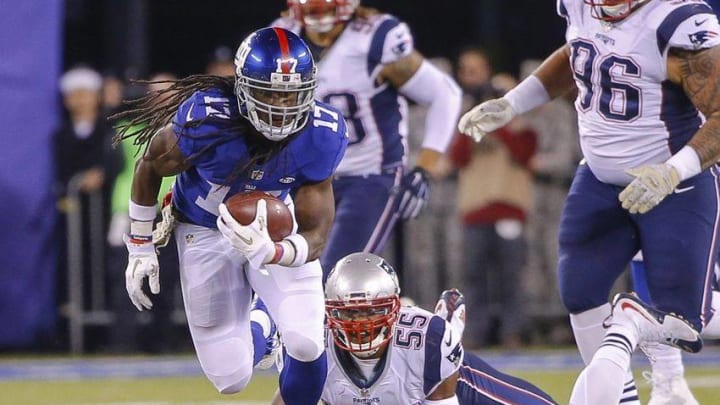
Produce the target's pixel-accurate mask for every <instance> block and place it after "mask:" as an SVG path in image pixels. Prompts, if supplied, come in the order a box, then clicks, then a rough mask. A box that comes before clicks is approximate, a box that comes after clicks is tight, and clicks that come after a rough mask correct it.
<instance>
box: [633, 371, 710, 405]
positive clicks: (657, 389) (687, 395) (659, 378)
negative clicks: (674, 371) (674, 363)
mask: <svg viewBox="0 0 720 405" xmlns="http://www.w3.org/2000/svg"><path fill="white" fill-rule="evenodd" d="M643 376H644V377H645V379H646V380H648V382H650V383H652V391H651V392H650V401H649V402H648V405H699V403H698V401H697V400H696V399H695V397H694V396H693V394H692V392H690V388H689V387H688V385H687V381H685V378H684V377H683V376H681V375H679V376H675V377H671V378H667V377H665V376H663V375H662V374H660V373H651V372H649V371H647V372H644V373H643Z"/></svg>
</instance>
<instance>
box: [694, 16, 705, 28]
mask: <svg viewBox="0 0 720 405" xmlns="http://www.w3.org/2000/svg"><path fill="white" fill-rule="evenodd" d="M707 20H708V19H707V18H706V19H704V20H702V21H700V22H697V21H695V26H696V27H699V26H701V25H703V24H705V21H707Z"/></svg>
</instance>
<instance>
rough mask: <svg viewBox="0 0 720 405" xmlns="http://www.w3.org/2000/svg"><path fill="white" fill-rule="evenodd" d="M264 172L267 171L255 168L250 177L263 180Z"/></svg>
mask: <svg viewBox="0 0 720 405" xmlns="http://www.w3.org/2000/svg"><path fill="white" fill-rule="evenodd" d="M264 174H265V172H263V171H262V170H253V171H252V173H250V179H252V180H262V178H263V175H264Z"/></svg>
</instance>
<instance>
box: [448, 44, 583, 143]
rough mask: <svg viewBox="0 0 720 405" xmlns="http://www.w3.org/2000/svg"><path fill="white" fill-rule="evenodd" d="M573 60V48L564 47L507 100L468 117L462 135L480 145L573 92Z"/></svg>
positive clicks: (488, 104)
mask: <svg viewBox="0 0 720 405" xmlns="http://www.w3.org/2000/svg"><path fill="white" fill-rule="evenodd" d="M569 58H570V50H569V47H568V46H567V45H564V46H563V47H561V48H560V49H558V50H557V51H555V52H554V53H553V54H552V55H550V56H549V57H548V58H547V59H545V61H544V62H543V63H542V65H540V67H539V68H537V70H536V71H535V72H533V74H531V75H530V76H528V77H527V78H526V79H525V80H523V81H522V82H520V84H518V85H517V86H515V88H513V89H512V90H510V91H509V92H508V93H507V94H506V95H505V96H503V97H500V98H497V99H494V100H489V101H486V102H484V103H482V104H480V105H478V106H476V107H474V108H473V109H471V110H470V111H468V112H467V113H465V115H463V116H462V117H461V118H460V123H459V124H458V130H459V131H460V133H463V134H466V135H468V136H470V137H472V138H473V139H474V140H475V141H476V142H480V141H481V140H482V138H483V137H484V136H485V135H486V134H488V133H490V132H492V131H495V130H496V129H498V128H501V127H503V126H505V125H507V123H508V122H510V120H512V119H513V118H514V117H515V116H516V115H520V114H523V113H526V112H528V111H530V110H532V109H534V108H536V107H539V106H541V105H543V104H545V103H547V102H548V101H550V100H552V99H553V98H555V97H558V96H561V95H563V94H565V93H567V92H568V91H570V90H571V89H572V88H573V86H574V82H573V75H572V71H571V69H570V62H569Z"/></svg>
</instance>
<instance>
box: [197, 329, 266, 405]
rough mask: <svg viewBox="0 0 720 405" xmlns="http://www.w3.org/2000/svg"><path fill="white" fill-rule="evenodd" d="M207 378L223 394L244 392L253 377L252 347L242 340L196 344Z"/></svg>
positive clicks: (230, 339) (229, 339)
mask: <svg viewBox="0 0 720 405" xmlns="http://www.w3.org/2000/svg"><path fill="white" fill-rule="evenodd" d="M195 347H196V350H197V355H198V360H200V365H201V366H202V369H203V372H204V373H205V376H206V377H207V378H208V380H210V382H212V384H213V385H214V386H215V389H217V390H218V392H220V393H221V394H234V393H237V392H240V391H242V390H243V389H244V388H245V387H246V386H247V384H248V382H250V377H252V366H253V365H252V359H253V353H252V347H250V346H248V345H247V344H245V343H244V342H243V340H242V339H240V338H228V339H224V340H220V341H217V342H212V343H208V342H195Z"/></svg>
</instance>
